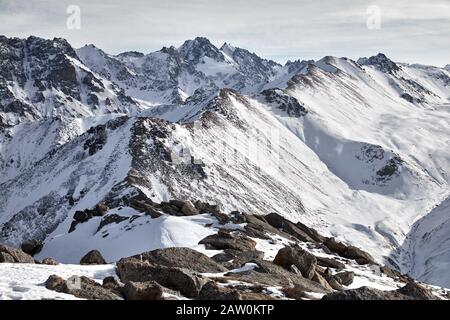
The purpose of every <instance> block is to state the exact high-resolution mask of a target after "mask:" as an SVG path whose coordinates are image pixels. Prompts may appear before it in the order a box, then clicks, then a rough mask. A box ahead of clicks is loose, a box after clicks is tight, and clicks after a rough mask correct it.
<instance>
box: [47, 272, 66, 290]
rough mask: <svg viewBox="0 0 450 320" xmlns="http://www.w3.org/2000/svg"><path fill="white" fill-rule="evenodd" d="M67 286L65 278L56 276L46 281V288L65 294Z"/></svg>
mask: <svg viewBox="0 0 450 320" xmlns="http://www.w3.org/2000/svg"><path fill="white" fill-rule="evenodd" d="M65 284H66V280H64V279H63V278H61V277H60V276H57V275H55V274H53V275H51V276H50V277H48V279H47V280H46V281H45V287H46V288H47V289H48V290H52V291H58V292H63V289H64V286H65Z"/></svg>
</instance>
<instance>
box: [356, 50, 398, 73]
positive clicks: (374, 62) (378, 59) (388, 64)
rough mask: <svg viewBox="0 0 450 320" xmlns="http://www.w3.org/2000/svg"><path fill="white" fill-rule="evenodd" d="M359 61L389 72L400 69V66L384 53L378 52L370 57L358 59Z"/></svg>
mask: <svg viewBox="0 0 450 320" xmlns="http://www.w3.org/2000/svg"><path fill="white" fill-rule="evenodd" d="M358 63H359V64H361V65H370V66H374V67H376V68H377V69H378V70H380V71H383V72H388V73H393V72H395V71H399V70H400V67H399V66H398V65H397V64H396V63H395V62H393V61H392V60H391V59H389V58H388V57H386V55H385V54H383V53H378V54H377V55H376V56H372V57H370V58H360V59H358Z"/></svg>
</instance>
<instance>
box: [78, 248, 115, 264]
mask: <svg viewBox="0 0 450 320" xmlns="http://www.w3.org/2000/svg"><path fill="white" fill-rule="evenodd" d="M80 264H81V265H88V264H108V263H107V262H106V260H105V258H103V256H102V254H101V253H100V251H98V250H91V251H89V252H88V253H87V254H86V255H85V256H84V257H82V258H81V260H80Z"/></svg>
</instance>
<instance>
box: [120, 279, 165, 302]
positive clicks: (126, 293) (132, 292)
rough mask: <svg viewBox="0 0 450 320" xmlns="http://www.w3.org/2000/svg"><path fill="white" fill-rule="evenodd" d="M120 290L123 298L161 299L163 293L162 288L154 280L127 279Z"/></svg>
mask: <svg viewBox="0 0 450 320" xmlns="http://www.w3.org/2000/svg"><path fill="white" fill-rule="evenodd" d="M121 291H122V294H123V297H124V298H125V300H161V298H162V295H163V288H162V287H161V286H160V285H159V284H157V283H156V282H154V281H146V282H131V281H129V282H127V283H125V286H124V287H123V288H122V290H121Z"/></svg>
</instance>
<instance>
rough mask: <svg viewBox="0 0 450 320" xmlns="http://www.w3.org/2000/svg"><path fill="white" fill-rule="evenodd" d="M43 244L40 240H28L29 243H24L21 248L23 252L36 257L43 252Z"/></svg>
mask: <svg viewBox="0 0 450 320" xmlns="http://www.w3.org/2000/svg"><path fill="white" fill-rule="evenodd" d="M42 247H43V245H42V242H41V241H39V240H28V241H24V242H23V243H22V245H21V246H20V248H21V249H22V251H23V252H25V253H27V254H29V255H31V256H34V255H35V254H38V253H39V252H41V250H42Z"/></svg>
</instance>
